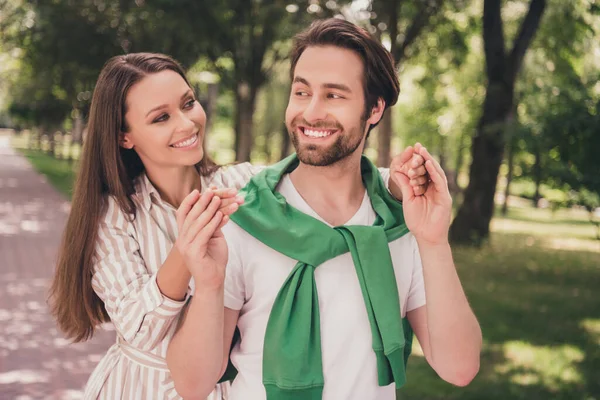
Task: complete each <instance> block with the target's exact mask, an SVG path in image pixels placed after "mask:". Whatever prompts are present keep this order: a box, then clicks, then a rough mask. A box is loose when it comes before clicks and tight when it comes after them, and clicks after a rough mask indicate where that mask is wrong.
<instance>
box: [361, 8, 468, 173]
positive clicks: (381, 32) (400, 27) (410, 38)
mask: <svg viewBox="0 0 600 400" xmlns="http://www.w3.org/2000/svg"><path fill="white" fill-rule="evenodd" d="M464 3H465V1H461V0H454V1H448V0H432V1H421V2H406V1H401V0H385V1H382V0H379V1H372V3H371V11H372V13H371V14H370V23H371V26H372V30H373V31H375V33H376V35H377V36H379V37H380V38H381V39H382V40H384V41H387V40H389V50H390V53H391V54H392V56H393V58H394V63H395V65H396V67H397V68H398V69H399V70H401V69H402V67H403V64H404V63H405V62H406V61H407V60H408V59H409V58H411V57H412V56H414V55H416V54H418V52H419V50H422V49H420V48H419V47H422V48H425V49H426V48H427V47H428V46H427V44H426V43H425V44H424V43H419V42H424V41H423V40H422V39H423V38H424V37H426V36H428V35H431V36H432V37H434V39H433V41H434V42H437V43H443V44H446V45H447V46H446V47H444V46H439V47H440V48H446V49H449V50H450V52H455V53H456V56H457V57H456V58H455V59H456V60H460V59H461V58H462V56H464V54H465V49H466V45H465V42H464V39H465V37H464V33H463V32H461V29H459V28H458V26H456V24H455V23H454V21H453V20H452V19H451V18H448V14H447V13H449V12H451V11H452V10H453V9H454V8H456V7H461V6H463V5H464ZM392 131H393V116H392V112H391V111H388V112H386V113H385V115H384V117H383V118H382V120H381V123H380V124H379V126H378V129H377V164H378V165H380V166H386V165H389V164H390V161H391V159H390V149H391V140H392Z"/></svg>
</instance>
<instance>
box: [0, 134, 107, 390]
mask: <svg viewBox="0 0 600 400" xmlns="http://www.w3.org/2000/svg"><path fill="white" fill-rule="evenodd" d="M68 208H69V203H68V202H67V201H66V200H65V198H64V197H63V196H62V195H60V194H59V193H58V192H56V191H55V190H54V188H53V187H52V186H50V184H48V183H47V182H46V181H45V179H44V178H43V177H41V176H40V175H39V174H37V173H36V172H35V171H34V170H33V169H32V167H31V166H30V164H29V163H28V161H27V160H26V159H25V158H24V157H22V156H21V155H19V154H17V153H15V151H14V150H13V149H12V148H11V147H10V136H8V135H7V134H6V132H3V131H2V130H0V399H2V400H13V399H14V400H30V399H52V400H71V399H81V398H82V397H83V391H82V389H83V386H84V385H85V382H86V381H87V378H88V376H89V375H90V373H91V372H92V370H93V369H94V367H95V365H96V364H97V363H98V361H99V360H100V358H101V357H102V356H103V354H104V352H105V351H106V350H107V349H108V347H109V346H110V344H111V343H112V342H114V332H111V331H103V332H99V334H98V335H97V336H96V337H95V338H94V339H93V340H91V341H89V342H86V343H78V344H70V343H69V342H68V341H66V340H65V339H64V337H63V336H62V335H61V333H60V332H59V331H57V328H56V326H55V323H54V321H53V319H52V317H51V316H50V315H49V312H48V308H47V306H46V302H45V299H46V294H47V290H48V286H49V284H50V280H51V277H52V274H53V270H54V260H55V257H56V250H57V247H58V245H59V242H60V237H61V233H62V230H63V227H64V224H65V221H66V216H67V212H68Z"/></svg>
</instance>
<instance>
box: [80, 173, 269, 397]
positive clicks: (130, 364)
mask: <svg viewBox="0 0 600 400" xmlns="http://www.w3.org/2000/svg"><path fill="white" fill-rule="evenodd" d="M261 169H262V167H253V166H252V165H250V164H249V163H242V164H238V165H233V166H229V167H223V168H220V169H218V170H217V171H216V172H215V173H214V174H212V175H211V176H208V177H203V178H202V187H203V188H206V187H209V186H211V185H215V186H217V187H234V188H238V189H239V188H241V187H243V186H244V185H245V184H246V183H247V182H248V180H249V179H250V178H251V177H252V176H253V175H254V174H256V173H257V172H258V171H260V170H261ZM132 198H133V201H134V203H135V205H136V208H137V210H136V216H135V219H134V220H133V221H130V220H129V219H128V218H127V216H126V214H125V213H123V211H122V210H121V209H120V208H119V206H118V204H117V202H116V201H115V200H114V199H113V198H109V201H108V208H107V211H106V214H105V215H104V217H103V219H102V220H101V222H100V227H99V237H98V243H97V246H96V259H95V263H94V273H93V276H92V286H93V288H94V291H95V292H96V293H97V294H98V296H99V297H100V298H101V299H102V301H103V302H104V305H105V307H106V311H107V312H108V314H109V316H110V319H111V321H112V323H113V324H114V326H115V329H116V332H117V341H116V343H115V344H114V345H113V346H112V347H111V348H110V349H109V350H108V352H107V354H106V355H105V356H104V358H103V359H102V360H101V361H100V363H99V364H98V365H97V367H96V369H95V370H94V372H93V373H92V375H91V376H90V378H89V380H88V383H87V386H86V390H85V394H84V399H86V400H88V399H103V400H104V399H105V400H119V399H122V400H151V399H157V400H158V399H160V400H162V399H181V396H179V394H177V392H176V391H175V384H174V383H173V379H172V378H171V375H170V373H169V370H168V368H167V365H166V361H165V358H166V355H167V347H168V345H169V340H170V339H171V337H172V336H173V334H174V333H175V329H176V326H177V322H178V319H179V315H180V311H181V309H182V308H183V306H184V305H185V303H186V301H187V298H186V299H185V300H183V301H175V300H172V299H170V298H168V297H166V296H164V295H163V294H162V293H161V292H160V290H159V288H158V286H157V284H156V274H157V272H158V269H159V268H160V267H161V265H162V264H163V262H164V261H165V259H166V258H167V255H168V254H169V251H170V250H171V247H172V246H173V243H174V242H175V239H176V238H177V222H176V218H175V211H176V210H175V208H173V207H172V206H171V205H170V204H168V203H166V202H164V201H162V200H161V198H160V196H159V194H158V192H157V190H156V189H155V188H154V186H153V185H152V183H151V182H150V181H149V180H148V178H147V176H146V175H145V174H144V175H142V176H141V177H140V178H138V181H137V182H136V193H135V195H133V196H132ZM191 284H193V282H192V283H191ZM192 290H193V288H192V287H190V288H188V295H189V294H190V293H193V291H192ZM186 297H187V296H186ZM226 389H227V387H226V385H218V386H217V387H216V388H215V390H214V391H213V392H212V393H211V395H210V397H209V399H210V400H221V399H224V398H226V393H225V392H226Z"/></svg>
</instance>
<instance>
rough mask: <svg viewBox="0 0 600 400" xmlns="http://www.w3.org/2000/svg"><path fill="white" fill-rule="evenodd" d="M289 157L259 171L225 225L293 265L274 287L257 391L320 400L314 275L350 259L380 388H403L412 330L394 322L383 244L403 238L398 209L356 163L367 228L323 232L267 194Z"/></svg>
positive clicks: (292, 160) (394, 293) (291, 162)
mask: <svg viewBox="0 0 600 400" xmlns="http://www.w3.org/2000/svg"><path fill="white" fill-rule="evenodd" d="M298 163H299V161H298V159H297V157H296V155H292V156H290V157H288V158H286V159H284V160H282V161H280V162H279V163H277V164H275V165H273V166H271V167H269V168H266V169H265V170H263V171H262V172H261V173H259V174H257V175H256V176H255V177H254V178H252V179H251V180H250V182H249V183H248V185H246V187H245V188H244V189H242V193H243V195H244V197H245V203H244V204H243V205H242V206H241V207H240V209H239V210H238V211H237V212H235V213H234V214H233V215H232V216H231V219H232V220H233V221H234V222H235V223H237V224H238V225H239V226H240V227H241V228H242V229H244V230H245V231H247V232H248V233H249V234H250V235H252V236H254V237H255V238H256V239H258V240H259V241H261V242H262V243H264V244H265V245H267V246H269V247H270V248H272V249H274V250H276V251H278V252H280V253H282V254H284V255H286V256H288V257H290V258H292V259H294V260H298V263H297V264H296V266H295V267H294V268H293V270H292V271H291V272H290V274H289V276H288V277H287V279H286V280H285V282H284V284H283V286H282V287H281V289H280V291H279V293H278V295H277V297H276V299H275V302H274V304H273V308H272V310H271V314H270V316H269V321H268V323H267V330H266V334H265V342H264V351H263V384H264V386H265V389H266V393H267V399H268V400H305V399H306V400H308V399H311V400H312V399H321V398H322V392H323V386H324V384H325V382H324V378H323V367H322V361H321V332H320V318H319V295H318V293H317V286H316V283H315V268H318V267H319V265H321V264H323V263H324V262H326V261H327V260H330V259H332V258H334V257H337V256H339V255H341V254H344V253H347V252H350V253H351V255H352V259H353V261H354V267H355V270H356V275H357V277H358V280H359V283H360V287H361V291H362V294H363V298H364V302H365V307H366V310H367V314H368V316H369V323H370V325H371V332H372V339H373V342H372V346H373V351H374V352H375V356H376V358H377V372H378V383H379V385H380V386H385V385H389V384H390V383H392V382H396V387H401V386H402V385H403V384H404V383H405V381H406V375H405V368H406V361H407V358H408V356H409V354H410V351H411V343H412V330H411V328H410V325H409V324H408V322H407V321H406V319H402V318H401V317H400V315H401V314H400V309H401V308H400V299H399V296H398V286H397V284H396V277H395V274H394V269H393V265H392V260H391V257H390V252H389V247H388V242H391V241H393V240H396V239H398V238H399V237H401V236H403V235H404V234H406V233H407V232H408V228H407V227H406V224H405V223H404V216H403V213H402V205H401V204H400V203H398V202H397V201H396V200H395V199H394V198H393V197H392V196H391V195H390V194H389V192H388V191H387V188H386V187H385V184H384V182H383V180H382V178H381V176H380V174H379V171H377V169H376V168H375V166H374V165H373V164H372V163H371V162H370V161H369V160H368V159H367V158H366V157H363V158H362V160H361V173H362V178H363V182H364V184H365V187H366V189H367V193H368V195H369V198H370V200H371V204H372V206H373V209H374V210H375V212H376V214H377V218H376V220H375V223H374V224H373V225H372V226H336V227H330V226H328V225H326V224H324V223H323V222H321V221H319V220H317V219H315V218H313V217H311V216H308V215H306V214H304V213H302V212H301V211H299V210H297V209H295V208H293V207H291V206H290V205H289V204H288V203H287V202H286V200H285V198H284V197H283V196H282V195H281V194H279V193H278V192H276V190H275V188H276V187H277V184H278V183H279V182H280V180H281V178H282V176H283V175H285V174H287V173H289V172H291V171H293V170H294V169H295V168H296V167H297V166H298Z"/></svg>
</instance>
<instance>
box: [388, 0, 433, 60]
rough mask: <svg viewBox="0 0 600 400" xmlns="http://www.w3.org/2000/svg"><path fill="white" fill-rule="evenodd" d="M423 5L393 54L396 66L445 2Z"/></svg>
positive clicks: (425, 3)
mask: <svg viewBox="0 0 600 400" xmlns="http://www.w3.org/2000/svg"><path fill="white" fill-rule="evenodd" d="M423 3H424V4H423V7H422V8H421V9H420V10H419V12H418V13H417V16H416V17H415V18H414V19H413V21H412V23H411V24H410V26H409V27H408V29H407V30H406V33H405V35H404V40H403V41H402V43H401V44H400V45H399V46H398V47H397V48H396V51H395V52H394V53H393V54H394V60H395V61H396V65H400V63H401V62H402V60H403V59H404V57H405V54H406V49H407V48H408V47H409V46H410V45H411V44H412V43H413V42H414V41H415V40H416V39H417V38H418V37H419V35H420V34H421V32H422V31H423V29H424V28H425V27H426V26H427V25H428V24H429V19H430V18H431V17H433V16H434V15H435V14H436V13H438V12H439V10H440V9H441V8H442V4H443V3H444V0H437V1H436V2H435V3H434V4H433V5H429V4H428V2H423Z"/></svg>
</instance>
